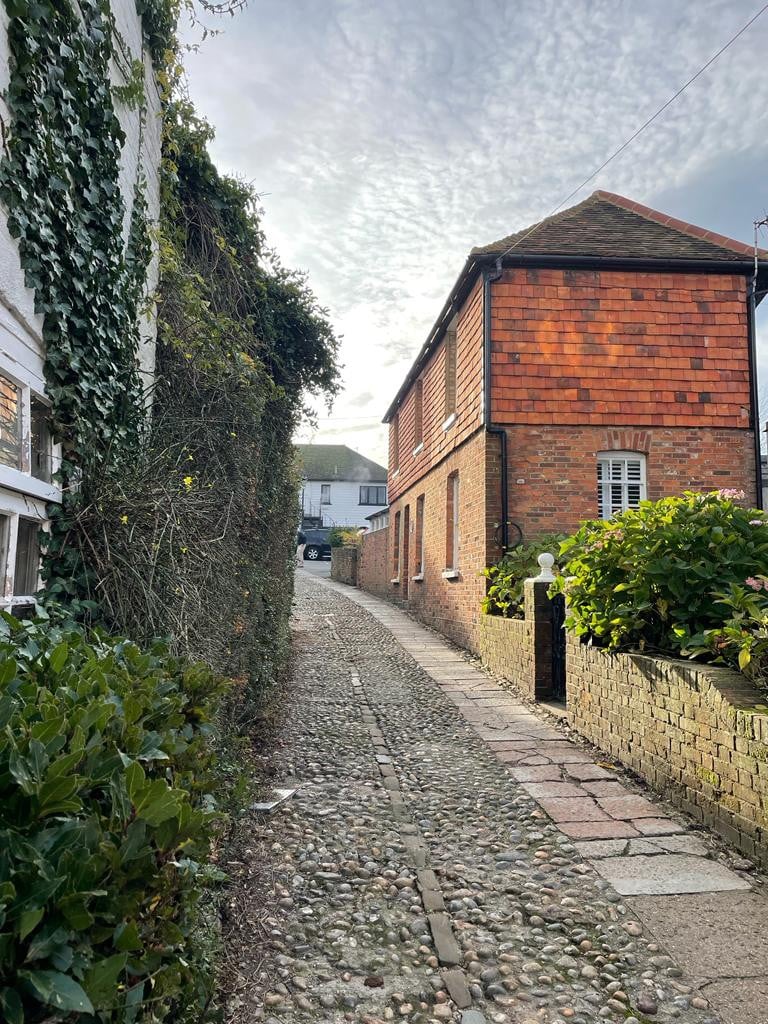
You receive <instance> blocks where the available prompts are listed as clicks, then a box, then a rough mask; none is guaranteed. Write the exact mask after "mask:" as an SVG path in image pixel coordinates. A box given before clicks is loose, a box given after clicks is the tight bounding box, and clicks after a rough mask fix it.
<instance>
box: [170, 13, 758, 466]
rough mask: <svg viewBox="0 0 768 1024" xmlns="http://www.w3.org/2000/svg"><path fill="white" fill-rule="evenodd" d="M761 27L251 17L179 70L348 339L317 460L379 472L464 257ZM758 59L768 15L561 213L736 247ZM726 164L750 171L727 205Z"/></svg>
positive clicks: (532, 211)
mask: <svg viewBox="0 0 768 1024" xmlns="http://www.w3.org/2000/svg"><path fill="white" fill-rule="evenodd" d="M756 9H757V3H756V2H747V0H737V2H733V0H700V2H698V3H696V4H675V3H672V4H670V3H669V2H667V0H663V2H662V0H644V2H643V3H642V4H629V3H616V2H615V0H581V2H578V0H577V2H573V3H565V2H564V0H544V2H542V0H516V2H514V3H511V2H507V3H503V2H502V3H500V2H498V0H494V2H489V0H439V2H438V0H425V2H422V3H421V4H418V5H417V4H413V2H412V0H377V2H376V3H370V2H363V0H288V2H287V3H284V4H282V5H273V4H266V3H265V2H263V0H252V2H251V4H250V5H249V7H248V8H247V9H246V10H245V12H244V13H242V14H240V15H238V16H237V17H236V18H235V19H234V20H232V21H229V20H227V21H225V22H224V23H223V29H224V31H223V33H222V34H221V35H219V36H218V37H216V38H214V39H209V40H207V41H206V42H205V43H204V44H203V46H202V48H201V50H200V52H199V53H197V54H192V55H190V57H189V59H188V62H187V63H188V66H189V79H190V89H191V93H192V95H193V98H194V99H195V101H196V102H197V104H198V106H199V108H200V109H201V110H202V112H203V113H204V114H206V115H207V116H208V117H209V118H210V120H211V121H212V122H213V124H214V125H215V126H216V130H217V140H216V143H215V154H216V157H217V159H218V161H219V163H220V165H221V166H222V167H223V168H224V169H226V170H229V171H233V172H235V173H237V174H240V175H242V176H243V177H245V178H247V179H248V180H250V181H253V182H254V183H255V185H256V187H257V188H258V190H259V191H260V192H262V193H266V195H265V196H264V206H265V210H266V229H267V232H268V236H269V238H270V240H271V241H272V242H273V243H274V244H275V245H276V246H277V248H278V249H279V251H280V253H281V255H282V256H283V259H284V260H285V262H286V263H287V264H288V265H293V266H297V267H302V268H305V269H307V270H308V271H309V273H310V281H311V284H312V286H313V288H314V289H315V291H316V292H317V294H318V296H319V298H320V301H321V302H322V303H323V304H324V305H327V306H328V307H329V309H330V310H331V313H332V316H333V319H334V322H335V323H336V325H337V326H338V328H339V330H340V332H341V333H342V334H343V335H344V343H343V351H342V360H343V362H344V365H345V371H344V372H345V380H346V382H347V388H348V395H349V398H346V397H344V396H342V397H341V398H340V399H339V401H338V402H337V403H336V406H335V410H334V413H333V415H334V416H337V417H340V419H338V420H336V421H335V422H330V421H323V422H322V424H321V427H322V429H321V430H320V431H319V432H318V433H317V435H316V440H322V437H323V436H326V435H327V436H328V437H329V438H330V437H333V439H334V440H339V439H342V440H344V441H345V442H347V443H350V444H353V445H354V444H355V439H356V437H358V435H359V434H360V429H359V428H360V427H361V426H365V427H366V430H365V432H364V434H363V435H360V436H359V438H358V439H359V440H360V445H361V447H362V448H363V449H364V450H365V451H366V453H367V454H370V455H372V456H373V457H376V458H378V459H381V460H383V459H385V457H386V456H385V451H386V447H385V438H384V431H383V430H382V429H379V428H375V424H376V421H377V419H378V418H379V417H380V416H381V414H382V413H383V412H384V410H385V409H386V407H387V405H388V403H389V400H390V399H391V397H392V395H393V394H394V392H395V390H396V388H397V386H398V384H399V382H400V380H401V378H402V376H403V374H404V373H405V371H406V369H407V367H408V365H409V364H410V362H411V360H412V358H413V356H414V355H415V353H416V351H417V350H418V348H419V347H420V345H421V343H422V342H423V340H424V338H425V336H426V334H427V332H428V330H429V328H430V326H431V324H432V322H433V321H434V319H435V317H436V316H437V314H438V312H439V310H440V307H441V306H442V303H443V301H444V299H445V297H446V294H447V292H448V290H449V288H450V286H451V284H452V282H453V279H454V278H455V276H456V274H457V272H458V270H459V269H460V267H461V265H462V262H463V259H464V257H465V256H466V253H467V251H468V250H469V249H470V248H471V246H472V245H474V244H477V243H482V242H486V241H489V240H491V239H493V238H498V237H501V236H503V235H505V234H507V233H509V232H510V231H512V230H515V229H517V228H519V227H522V226H525V225H526V224H528V223H531V222H533V221H535V220H537V219H539V218H540V217H541V216H542V215H544V214H546V213H547V212H548V211H549V210H550V209H551V208H552V207H553V206H554V205H555V204H556V203H557V202H558V201H559V200H560V199H562V198H563V196H564V195H565V194H567V193H568V192H569V191H570V190H571V189H572V188H574V187H575V186H576V185H577V184H578V183H579V181H580V180H581V179H582V178H583V177H586V175H587V174H588V173H589V172H590V171H591V170H593V169H594V168H595V167H596V166H597V165H598V164H599V163H600V162H601V161H602V160H603V159H604V158H605V156H606V155H608V154H609V153H610V152H611V151H612V150H613V149H614V148H615V147H616V146H617V145H618V144H619V143H620V142H622V141H623V140H624V139H625V138H626V137H627V136H628V135H629V134H630V133H631V132H632V131H633V130H634V129H635V128H636V127H637V126H638V125H639V124H640V123H641V122H642V121H643V120H644V119H645V117H646V116H648V115H649V114H650V113H652V112H653V111H654V110H655V109H656V108H657V107H658V106H660V105H661V103H662V102H664V100H666V99H667V98H668V96H669V95H671V94H672V93H673V92H674V91H675V90H676V89H677V88H678V87H679V86H680V84H682V82H683V81H685V80H686V78H688V77H689V76H690V75H691V74H692V73H693V72H694V71H695V70H696V69H697V68H698V67H700V66H701V64H703V63H704V61H705V60H707V59H708V58H709V57H710V56H711V55H712V54H713V53H714V52H715V50H717V49H718V48H719V47H720V46H721V45H722V44H723V43H724V42H725V41H726V40H727V39H728V38H729V37H730V36H731V35H732V34H733V33H734V32H735V31H736V29H737V28H739V27H740V26H741V25H742V24H743V23H744V22H745V21H746V20H747V19H748V18H749V17H750V16H751V15H752V14H753V13H754V12H755V10H756ZM766 52H768V16H765V17H764V18H763V19H762V20H761V21H759V22H757V23H756V25H755V26H754V28H753V29H751V30H750V32H749V33H748V34H746V35H745V36H744V37H742V39H740V40H739V41H738V42H737V43H735V44H734V46H733V47H732V48H731V49H730V50H729V51H728V52H727V53H726V54H725V55H724V56H723V57H722V58H721V59H720V60H719V61H718V62H717V63H716V64H715V65H714V67H713V68H712V69H710V71H708V72H707V73H706V74H705V75H704V76H703V77H702V78H701V79H699V80H698V81H697V82H696V83H695V84H694V85H693V86H692V87H691V88H690V89H689V90H688V91H687V92H686V93H685V94H684V95H683V96H682V97H681V99H680V100H679V101H678V102H677V103H676V104H674V105H673V106H672V107H671V108H670V109H669V110H668V111H667V112H666V113H665V114H664V115H663V117H662V118H661V119H660V120H659V121H658V122H656V123H655V124H654V125H653V126H652V127H651V128H650V129H649V130H648V131H647V132H646V133H645V134H644V135H643V136H641V138H640V139H638V140H637V142H635V143H634V144H633V145H632V146H631V147H630V148H629V149H628V150H627V152H626V153H624V154H623V155H622V156H621V157H620V158H619V159H618V160H616V161H615V162H614V163H613V164H612V165H611V166H610V167H609V168H608V169H607V170H606V171H605V172H604V173H603V174H601V176H600V178H599V179H598V180H597V182H595V183H592V184H591V185H590V187H589V188H587V189H585V190H584V192H582V193H580V194H579V196H577V197H576V199H575V200H574V202H575V201H578V200H579V199H581V198H583V197H584V196H585V195H586V194H588V192H589V191H591V189H592V188H595V187H602V188H607V189H610V190H612V191H616V192H621V193H623V194H625V195H630V196H632V197H633V198H636V199H638V200H640V201H641V202H646V203H648V204H650V205H654V202H657V201H658V200H660V199H662V198H663V199H664V200H665V202H666V205H665V207H664V208H665V209H668V210H669V212H671V213H673V214H675V215H677V216H680V217H683V218H687V219H696V216H698V219H699V220H700V221H701V220H702V219H703V222H704V223H705V224H707V225H708V226H710V225H711V226H713V227H716V229H717V230H720V231H725V232H727V233H729V234H731V235H734V236H735V237H737V238H743V239H745V240H747V241H749V240H750V239H751V223H752V221H753V220H754V219H755V218H756V217H758V216H759V215H760V214H761V211H762V210H763V209H764V208H765V207H766V206H768V195H766V175H765V167H766V164H767V163H768V160H767V159H766V158H767V157H768V141H766V140H768V132H767V131H766V127H768V104H766V102H765V88H764V60H765V53H766ZM746 155H748V156H749V160H746V161H745V160H744V159H743V158H744V157H745V156H746ZM737 165H738V166H739V167H742V169H743V168H744V166H746V165H749V166H751V167H752V168H753V171H752V173H751V174H747V173H746V172H744V174H742V177H741V178H740V179H739V182H738V193H739V201H738V202H735V200H734V195H733V193H734V191H735V190H734V188H733V187H732V183H733V181H734V178H731V177H730V176H729V173H728V168H729V166H730V167H734V168H735V167H736V166H737ZM694 215H696V216H694ZM702 215H703V217H702ZM361 398H364V399H365V403H364V404H363V403H362V402H361ZM361 413H362V414H364V415H367V416H369V417H370V419H369V420H368V421H365V422H364V421H361V420H360V419H355V420H352V419H350V420H349V421H346V420H345V419H341V417H347V416H349V417H352V416H360V414H361Z"/></svg>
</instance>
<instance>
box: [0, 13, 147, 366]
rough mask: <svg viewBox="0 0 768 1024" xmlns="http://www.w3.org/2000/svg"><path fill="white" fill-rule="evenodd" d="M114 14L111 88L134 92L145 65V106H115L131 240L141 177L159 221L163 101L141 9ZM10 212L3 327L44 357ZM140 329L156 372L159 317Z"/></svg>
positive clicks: (1, 263) (0, 28) (3, 57)
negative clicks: (121, 136) (121, 138)
mask: <svg viewBox="0 0 768 1024" xmlns="http://www.w3.org/2000/svg"><path fill="white" fill-rule="evenodd" d="M58 6H59V7H60V6H61V4H59V5H58ZM13 7H14V5H13V4H11V3H5V2H3V3H2V4H0V118H2V122H3V124H4V126H5V131H4V132H3V133H2V134H1V135H0V153H3V152H5V151H6V138H7V135H8V133H9V132H10V131H11V130H12V125H13V118H12V115H11V112H10V111H9V109H8V104H7V102H6V95H7V91H8V87H9V84H10V78H11V49H10V44H9V37H8V28H9V10H11V9H12V8H13ZM16 8H18V5H16ZM111 11H112V14H113V17H114V22H115V28H116V30H117V39H116V44H117V45H116V47H115V56H114V57H113V59H112V60H110V64H109V78H110V82H111V84H112V86H113V87H117V89H118V90H120V89H121V88H123V89H126V88H128V89H130V87H131V85H132V83H135V81H136V67H137V64H138V62H140V63H141V64H142V67H143V70H142V76H141V77H142V91H143V95H142V97H141V102H136V101H135V99H133V98H130V97H128V98H127V99H126V101H123V102H121V101H120V99H119V98H118V95H116V96H115V105H114V110H115V114H116V116H117V119H118V121H119V123H120V126H121V128H122V131H123V132H124V135H125V143H124V145H123V147H122V150H121V154H120V176H119V184H120V191H121V193H122V196H123V201H124V203H125V220H124V233H123V237H124V240H126V241H127V238H128V231H129V228H130V216H131V212H132V209H133V197H134V183H135V182H136V180H137V177H141V178H142V179H143V180H144V182H145V186H144V198H145V201H146V204H147V217H148V220H149V222H150V223H156V222H157V220H158V218H159V213H160V159H161V155H160V148H161V139H162V117H161V101H160V94H159V90H158V87H157V84H156V81H155V74H154V70H153V67H152V62H151V58H150V54H149V52H148V46H147V44H146V43H145V41H144V36H143V32H142V17H141V15H140V13H139V11H138V9H137V3H136V0H112V2H111ZM134 95H135V94H134ZM142 107H143V110H142ZM7 212H8V211H7V208H5V205H4V204H0V329H1V328H2V325H5V327H6V329H7V330H10V331H12V332H15V333H17V334H18V335H19V336H20V338H21V340H22V342H23V344H24V345H25V346H26V347H28V348H30V349H31V350H32V351H33V352H36V353H37V354H38V356H39V357H40V358H42V335H43V317H42V315H41V314H40V313H37V312H36V311H35V295H34V290H33V289H32V288H29V287H28V286H27V284H26V282H25V279H24V271H23V270H22V267H21V262H20V259H19V248H18V240H17V239H15V238H12V237H11V234H10V231H9V230H8V218H7ZM156 283H157V260H156V259H155V260H154V261H153V263H152V264H151V266H150V269H149V275H148V281H147V285H148V289H149V290H152V289H153V288H154V287H155V285H156ZM140 329H141V335H142V347H141V352H140V356H141V363H142V366H143V367H145V368H146V369H147V370H148V371H151V369H152V366H153V362H154V341H155V318H154V317H153V316H144V317H143V318H142V323H141V325H140Z"/></svg>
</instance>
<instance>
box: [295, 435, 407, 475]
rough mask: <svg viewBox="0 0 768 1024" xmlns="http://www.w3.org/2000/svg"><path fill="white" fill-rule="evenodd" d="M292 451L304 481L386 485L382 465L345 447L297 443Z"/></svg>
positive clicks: (384, 470)
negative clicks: (294, 453)
mask: <svg viewBox="0 0 768 1024" xmlns="http://www.w3.org/2000/svg"><path fill="white" fill-rule="evenodd" d="M296 451H297V453H298V456H299V461H300V462H301V464H302V467H303V468H302V473H303V475H304V476H305V477H306V479H307V480H325V481H328V482H330V481H332V480H353V481H355V483H369V482H370V483H382V484H384V483H386V482H387V471H386V469H385V468H384V466H380V465H379V464H378V462H374V461H373V460H372V459H366V457H365V456H364V455H360V454H359V452H356V451H353V450H352V448H348V447H347V446H346V445H345V444H297V445H296Z"/></svg>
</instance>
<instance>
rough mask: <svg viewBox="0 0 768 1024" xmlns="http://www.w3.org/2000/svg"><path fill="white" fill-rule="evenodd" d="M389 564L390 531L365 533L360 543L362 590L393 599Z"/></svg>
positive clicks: (359, 562)
mask: <svg viewBox="0 0 768 1024" xmlns="http://www.w3.org/2000/svg"><path fill="white" fill-rule="evenodd" d="M391 576H392V567H391V565H390V564H389V530H375V531H374V532H373V533H364V534H363V536H362V537H361V543H360V557H359V561H358V571H357V582H358V585H359V586H360V588H361V589H362V590H367V591H368V592H369V593H371V594H375V595H376V596H377V597H387V598H391V597H392V587H391V585H390V582H389V580H390V577H391Z"/></svg>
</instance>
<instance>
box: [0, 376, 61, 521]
mask: <svg viewBox="0 0 768 1024" xmlns="http://www.w3.org/2000/svg"><path fill="white" fill-rule="evenodd" d="M14 370H15V371H16V372H14V371H10V370H8V369H7V367H6V366H5V365H4V364H3V362H2V360H1V359H0V489H2V488H8V489H9V490H11V491H14V492H16V493H18V494H27V495H29V496H30V497H32V498H38V499H41V500H42V501H55V502H58V501H61V491H60V489H59V487H58V485H57V484H56V483H55V482H54V474H55V473H56V470H57V469H58V468H59V462H60V445H55V444H54V443H53V439H52V437H51V430H50V411H49V406H48V403H47V401H46V400H45V398H44V397H43V395H42V393H41V392H39V391H37V390H36V388H35V387H33V386H32V385H31V383H30V382H29V381H25V380H24V379H23V377H22V376H21V373H22V371H23V368H22V367H20V366H14ZM30 376H31V375H30Z"/></svg>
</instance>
